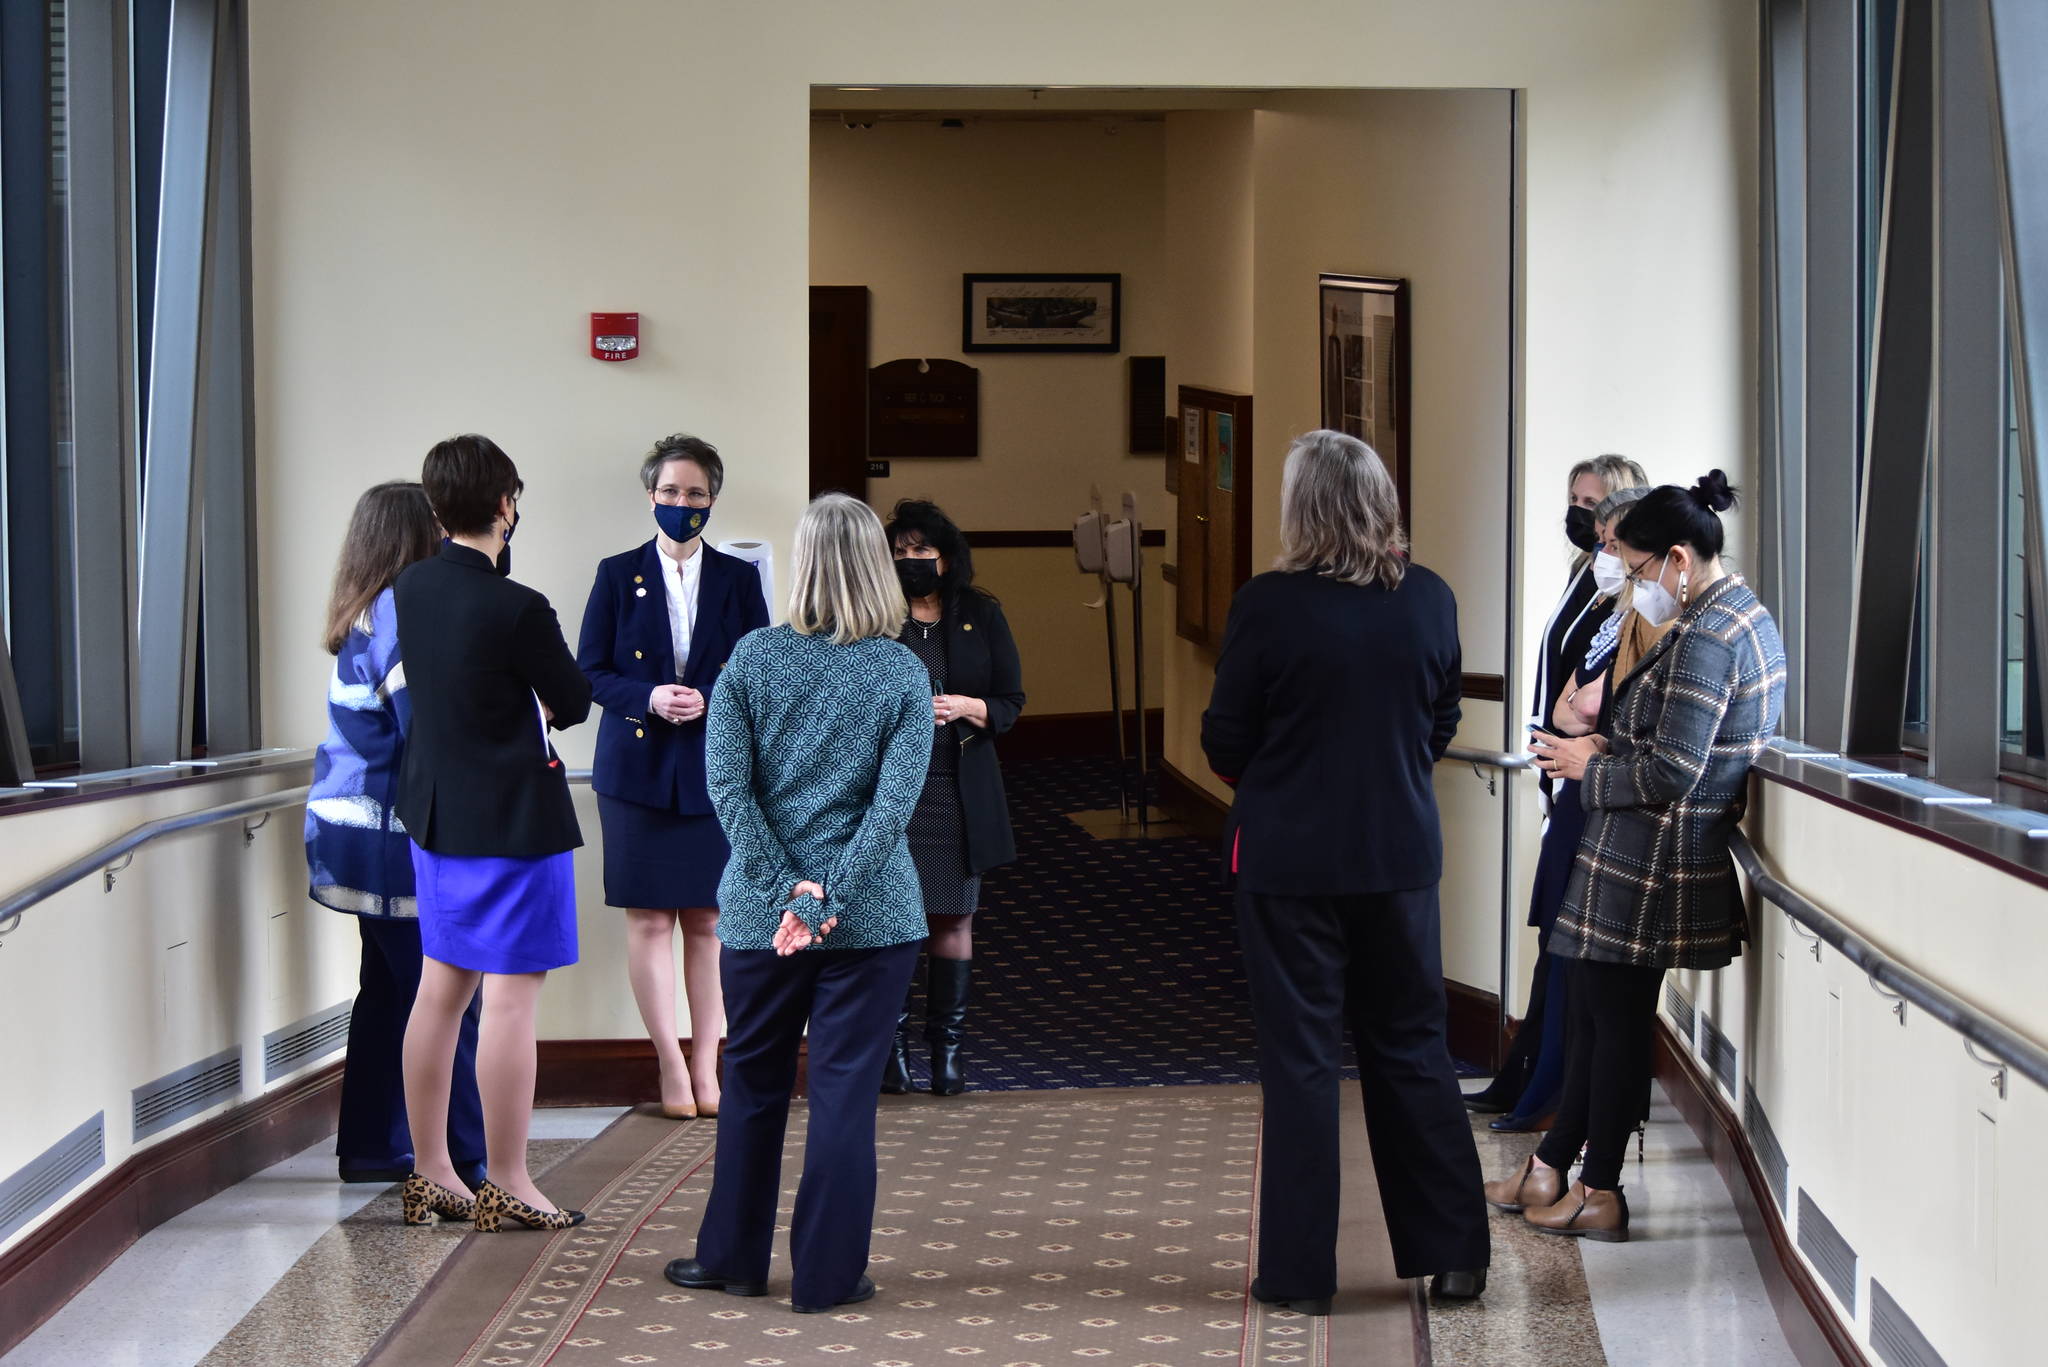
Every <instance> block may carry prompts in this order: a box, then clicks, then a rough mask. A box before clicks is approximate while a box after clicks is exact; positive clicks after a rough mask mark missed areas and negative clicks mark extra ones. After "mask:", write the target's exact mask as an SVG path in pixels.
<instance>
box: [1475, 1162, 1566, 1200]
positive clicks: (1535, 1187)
mask: <svg viewBox="0 0 2048 1367" xmlns="http://www.w3.org/2000/svg"><path fill="white" fill-rule="evenodd" d="M1563 1195H1564V1174H1563V1173H1561V1172H1559V1171H1558V1170H1557V1169H1556V1168H1539V1167H1537V1166H1536V1159H1535V1157H1534V1156H1533V1155H1532V1156H1530V1157H1528V1158H1525V1159H1523V1160H1522V1166H1521V1167H1519V1168H1516V1169H1515V1171H1514V1173H1513V1174H1512V1175H1511V1176H1508V1177H1502V1178H1499V1179H1498V1180H1496V1181H1492V1182H1488V1183H1487V1184H1486V1200H1487V1203H1488V1204H1489V1205H1495V1206H1499V1207H1500V1208H1501V1209H1502V1210H1506V1211H1519V1210H1525V1209H1527V1208H1528V1207H1530V1206H1547V1205H1551V1204H1554V1203H1555V1202H1556V1201H1557V1200H1558V1198H1559V1197H1561V1196H1563Z"/></svg>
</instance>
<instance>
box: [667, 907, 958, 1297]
mask: <svg viewBox="0 0 2048 1367" xmlns="http://www.w3.org/2000/svg"><path fill="white" fill-rule="evenodd" d="M923 948H924V943H923V941H920V940H913V941H911V942H909V943H908V944H901V945H890V946H888V947H887V948H885V949H808V950H803V951H800V952H799V953H796V954H793V955H791V956H790V957H788V958H786V959H785V958H781V957H779V956H777V954H776V953H775V951H774V950H772V949H722V950H720V951H719V955H718V973H719V981H720V984H721V986H722V987H723V988H724V989H725V1016H726V1034H725V1088H724V1093H723V1096H722V1097H721V1099H720V1101H719V1110H718V1157H717V1160H716V1165H715V1166H714V1168H713V1171H712V1175H711V1196H710V1199H709V1200H707V1201H706V1202H705V1204H704V1223H703V1224H702V1225H701V1226H699V1228H698V1230H697V1254H696V1256H697V1261H698V1262H700V1263H702V1264H703V1265H704V1267H705V1268H706V1269H707V1270H709V1271H711V1272H713V1273H715V1274H717V1275H719V1276H722V1277H727V1278H730V1279H731V1280H733V1281H743V1282H765V1281H767V1280H768V1259H769V1253H770V1246H771V1245H772V1244H773V1242H774V1239H775V1208H776V1206H777V1205H778V1204H780V1201H781V1192H782V1142H783V1134H784V1131H785V1130H786V1129H787V1128H788V1126H789V1097H790V1092H791V1091H792V1090H793V1089H794V1088H795V1086H796V1060H797V1048H798V1046H799V1045H801V1044H802V1043H803V1041H804V1023H805V1022H806V1021H808V1022H809V1023H810V1027H811V1031H810V1089H809V1099H810V1112H811V1119H810V1132H809V1137H808V1138H807V1139H806V1140H805V1141H804V1173H803V1179H802V1180H801V1181H800V1182H799V1183H798V1185H797V1192H796V1208H795V1211H794V1213H793V1215H792V1217H791V1219H790V1228H789V1251H790V1261H791V1262H792V1263H794V1264H795V1275H794V1277H793V1278H792V1279H791V1283H790V1294H791V1296H792V1298H793V1299H794V1300H795V1301H796V1303H797V1304H798V1305H813V1306H817V1305H832V1304H834V1303H836V1302H837V1301H838V1300H839V1299H840V1298H841V1297H843V1296H845V1295H846V1294H847V1293H848V1292H850V1291H852V1290H853V1287H854V1283H856V1282H858V1281H859V1280H860V1278H861V1276H862V1274H863V1273H865V1272H866V1271H867V1265H868V1244H869V1241H870V1238H871V1236H872V1233H873V1228H874V1223H875V1105H876V1101H877V1099H878V1098H879V1096H880V1094H881V1087H882V1065H883V1064H884V1063H885V1062H887V1061H888V1057H889V1046H890V1045H891V1044H892V1043H893V1042H894V1040H895V1038H896V1015H897V1013H898V1012H900V1011H901V1010H902V1009H903V994H904V993H905V992H907V991H908V990H909V988H910V973H911V970H912V969H913V968H915V967H916V965H917V955H918V951H919V950H921V949H923Z"/></svg>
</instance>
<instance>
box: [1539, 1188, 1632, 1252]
mask: <svg viewBox="0 0 2048 1367" xmlns="http://www.w3.org/2000/svg"><path fill="white" fill-rule="evenodd" d="M1522 1218H1523V1219H1524V1220H1527V1221H1528V1222H1529V1223H1530V1224H1532V1225H1534V1226H1535V1227H1536V1228H1537V1229H1539V1230H1541V1231H1542V1232H1543V1233H1545V1234H1564V1235H1569V1236H1572V1237H1574V1238H1584V1239H1596V1240H1598V1241H1599V1242H1601V1243H1603V1244H1625V1243H1627V1242H1628V1198H1627V1197H1625V1196H1623V1195H1622V1194H1621V1188H1619V1187H1616V1188H1615V1189H1614V1190H1613V1191H1596V1190H1593V1189H1591V1188H1589V1187H1587V1186H1586V1184H1585V1183H1584V1182H1574V1183H1572V1189H1571V1190H1570V1191H1568V1192H1566V1193H1565V1194H1564V1199H1562V1200H1560V1201H1558V1202H1556V1203H1555V1204H1554V1205H1548V1206H1541V1207H1539V1206H1534V1205H1532V1206H1530V1207H1529V1208H1528V1209H1527V1210H1525V1211H1523V1212H1522Z"/></svg>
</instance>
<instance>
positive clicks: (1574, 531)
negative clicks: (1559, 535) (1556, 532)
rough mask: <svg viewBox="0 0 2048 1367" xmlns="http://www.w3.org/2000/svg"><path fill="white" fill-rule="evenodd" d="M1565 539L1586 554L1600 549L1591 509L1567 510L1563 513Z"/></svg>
mask: <svg viewBox="0 0 2048 1367" xmlns="http://www.w3.org/2000/svg"><path fill="white" fill-rule="evenodd" d="M1564 534H1565V539H1566V540H1568V541H1570V542H1571V543H1572V544H1573V545H1574V546H1577V547H1578V548H1579V549H1580V550H1582V551H1585V552H1587V553H1589V554H1590V553H1591V552H1593V551H1596V550H1598V549H1599V548H1600V536H1599V533H1598V532H1597V531H1595V530H1594V527H1593V510H1592V509H1591V508H1567V509H1565V513H1564Z"/></svg>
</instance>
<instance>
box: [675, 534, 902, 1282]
mask: <svg viewBox="0 0 2048 1367" xmlns="http://www.w3.org/2000/svg"><path fill="white" fill-rule="evenodd" d="M794 560H795V564H794V567H793V573H792V575H791V579H792V581H793V582H792V584H791V586H790V595H789V621H788V623H787V624H786V625H784V626H779V627H769V628H766V629H764V630H761V631H755V632H752V633H749V634H748V635H747V636H746V637H745V638H744V639H742V640H741V641H740V644H739V646H738V648H737V649H735V650H734V651H733V653H732V658H731V660H730V661H729V662H728V663H727V665H726V667H725V670H724V671H723V673H721V674H720V675H719V681H718V691H717V692H716V693H714V694H713V695H712V698H711V720H710V726H709V730H708V732H707V735H706V739H705V749H704V760H705V779H706V785H707V787H708V788H709V791H710V793H711V804H712V806H713V807H714V808H715V809H716V810H717V812H718V819H719V821H720V822H721V823H722V824H723V825H724V827H725V831H726V835H727V837H728V838H729V839H730V840H731V842H732V858H731V860H730V861H729V862H728V863H727V864H726V867H725V876H724V878H723V879H722V880H721V881H720V882H719V885H718V911H719V915H718V938H719V941H720V943H721V944H722V946H723V948H722V950H721V951H720V954H719V972H720V978H721V981H722V983H723V986H724V989H725V1009H726V1043H725V1095H724V1098H723V1104H722V1105H721V1108H720V1110H719V1113H718V1166H717V1170H716V1172H715V1174H714V1176H713V1179H712V1185H711V1196H710V1199H709V1200H708V1201H707V1202H706V1203H705V1209H704V1222H703V1224H702V1226H701V1227H700V1228H699V1229H698V1232H697V1249H696V1255H695V1256H694V1257H689V1258H677V1259H676V1260H675V1261H673V1262H671V1263H670V1264H669V1265H668V1268H667V1269H666V1271H667V1276H668V1279H669V1280H670V1281H671V1282H674V1283H675V1284H676V1285H677V1286H685V1287H691V1288H701V1289H709V1290H722V1291H724V1292H726V1293H727V1294H729V1295H734V1296H760V1295H765V1294H767V1282H768V1259H769V1246H770V1244H771V1243H772V1241H773V1239H774V1236H775V1224H776V1207H777V1206H778V1205H779V1204H780V1201H781V1196H780V1193H781V1189H782V1142H783V1133H784V1130H785V1128H786V1126H787V1124H788V1120H789V1096H790V1090H791V1088H792V1087H793V1086H794V1085H795V1083H796V1066H797V1049H798V1046H799V1045H800V1044H801V1043H802V1042H803V1039H804V1034H805V1027H806V1025H808V1026H809V1031H810V1054H809V1070H810V1072H809V1075H810V1128H809V1134H808V1138H807V1139H806V1140H805V1144H804V1171H803V1179H802V1181H801V1182H800V1184H799V1185H798V1187H797V1195H796V1204H795V1207H794V1210H793V1212H792V1214H791V1218H790V1253H791V1258H792V1261H793V1263H794V1264H795V1268H794V1276H793V1278H792V1281H791V1286H790V1300H791V1303H792V1305H793V1306H794V1307H795V1309H796V1310H797V1312H798V1313H800V1314H812V1313H817V1312H821V1311H827V1310H830V1309H832V1308H833V1307H835V1306H840V1305H851V1304H854V1303H856V1302H859V1301H865V1300H867V1299H869V1298H871V1297H872V1296H873V1295H874V1294H875V1284H874V1283H873V1282H872V1281H870V1280H868V1278H867V1276H866V1274H865V1269H866V1267H867V1262H868V1242H869V1234H870V1227H871V1226H872V1225H873V1223H874V1211H875V1096H876V1093H877V1092H878V1090H879V1089H880V1084H881V1080H882V1066H883V1064H884V1063H885V1062H886V1061H887V1059H888V1056H889V1050H890V1045H891V1043H892V1041H893V1039H894V1035H895V1027H896V1017H897V1013H898V1012H899V1011H901V1010H902V1008H903V994H904V991H905V990H906V989H907V988H908V987H909V985H910V974H911V970H912V968H913V967H915V965H916V963H917V952H918V947H919V945H920V944H921V943H922V942H923V940H924V938H925V935H926V927H925V919H924V902H923V899H922V898H921V896H920V895H919V891H918V881H917V869H916V867H915V866H914V865H913V864H912V862H911V857H910V846H909V842H908V841H907V840H906V839H905V832H906V831H907V829H908V827H909V825H910V817H911V813H912V812H913V811H914V810H915V809H916V807H917V799H918V794H919V793H920V792H922V791H923V789H924V781H925V771H926V769H927V767H928V766H929V765H930V763H931V754H932V692H931V681H930V676H929V675H928V674H927V673H926V671H925V667H924V666H923V665H922V664H920V663H919V662H918V659H917V656H916V655H914V654H912V653H911V651H910V648H909V647H907V646H905V645H903V644H902V643H901V642H900V641H898V640H897V639H896V637H897V635H898V634H899V633H900V632H901V631H902V630H903V622H904V619H905V618H906V617H907V616H908V615H909V607H908V605H907V604H906V602H905V601H904V597H903V589H902V587H901V585H900V583H899V581H898V579H897V575H896V568H895V564H894V562H893V561H892V560H891V558H890V555H889V542H888V539H887V538H886V537H885V536H884V535H883V533H882V520H881V519H880V518H879V517H877V516H876V515H875V512H874V510H873V509H872V508H870V507H868V506H867V505H866V504H865V503H862V502H860V501H858V500H857V499H852V498H848V497H847V496H846V495H845V494H825V495H822V496H821V497H819V498H818V499H817V500H816V501H815V502H813V503H812V504H811V506H810V508H809V509H808V510H806V511H805V513H804V516H803V520H802V521H801V522H799V523H798V524H797V529H796V549H795V556H794Z"/></svg>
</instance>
